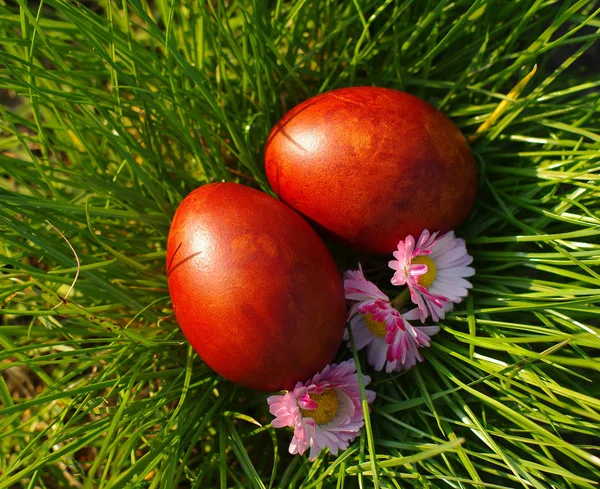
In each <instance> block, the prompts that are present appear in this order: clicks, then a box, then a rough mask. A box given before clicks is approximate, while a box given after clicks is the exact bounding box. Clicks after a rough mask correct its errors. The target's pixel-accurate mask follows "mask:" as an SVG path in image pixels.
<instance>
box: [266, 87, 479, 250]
mask: <svg viewBox="0 0 600 489" xmlns="http://www.w3.org/2000/svg"><path fill="white" fill-rule="evenodd" d="M265 168H266V172H267V177H268V179H269V182H270V184H271V186H272V188H273V190H274V191H275V193H276V194H277V195H278V196H279V197H280V198H281V199H282V200H283V201H284V202H286V203H287V204H288V205H290V206H291V207H293V208H294V209H295V210H297V211H298V212H300V213H301V214H303V215H304V216H305V217H307V218H308V219H309V220H310V221H311V222H313V223H315V224H316V225H317V228H319V229H322V230H325V231H326V232H327V233H328V234H330V235H333V236H335V237H337V238H338V239H340V240H342V241H343V242H345V243H346V244H348V245H351V246H352V247H354V248H358V249H362V250H366V251H371V252H380V253H390V252H392V251H394V250H395V249H396V246H397V244H398V241H399V240H401V239H404V238H405V237H406V236H407V235H409V234H411V235H413V236H415V237H417V236H419V235H420V233H421V231H422V230H423V229H429V230H430V231H442V232H445V231H449V230H451V229H455V228H456V227H458V226H459V225H460V224H461V223H462V222H463V221H464V220H465V218H466V217H467V215H468V214H469V211H470V210H471V208H472V206H473V204H474V202H475V196H476V191H477V170H476V165H475V159H474V157H473V154H472V153H471V149H470V147H469V144H468V143H467V141H466V140H465V138H464V136H463V135H462V133H461V132H460V130H459V129H458V128H457V127H456V125H455V124H454V123H453V122H452V121H451V120H450V119H449V118H448V117H446V116H445V115H444V114H443V113H442V112H440V111H439V110H437V109H436V108H435V107H433V106H432V105H430V104H428V103H427V102H425V101H423V100H421V99H419V98H417V97H414V96H412V95H409V94H407V93H404V92H400V91H398V90H391V89H387V88H377V87H352V88H342V89H339V90H333V91H330V92H326V93H324V94H321V95H318V96H316V97H313V98H310V99H308V100H306V101H305V102H303V103H301V104H299V105H298V106H296V107H294V108H293V109H292V110H290V111H289V112H288V113H287V114H286V115H285V116H284V117H283V118H282V119H281V121H279V123H278V124H276V126H275V127H274V128H273V130H272V131H271V134H270V136H269V139H268V141H267V144H266V148H265Z"/></svg>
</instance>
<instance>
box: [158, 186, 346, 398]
mask: <svg viewBox="0 0 600 489" xmlns="http://www.w3.org/2000/svg"><path fill="white" fill-rule="evenodd" d="M167 275H168V282H169V291H170V293H171V299H172V301H173V309H174V310H175V315H176V317H177V321H178V322H179V325H180V326H181V329H182V330H183V333H184V335H185V336H186V338H187V339H188V341H189V342H190V343H191V344H192V346H193V347H194V349H195V350H196V351H197V352H198V354H199V355H200V357H201V358H202V359H203V360H204V361H205V362H206V363H207V364H208V365H209V366H210V367H212V368H213V369H214V370H215V371H216V372H218V373H219V374H221V375H222V376H223V377H225V378H227V379H229V380H231V381H233V382H237V383H239V384H242V385H244V386H246V387H250V388H253V389H258V390H263V391H276V390H279V389H282V388H283V389H289V388H292V387H293V386H294V384H295V383H296V382H297V381H305V380H307V379H308V378H310V377H311V376H312V375H314V374H315V373H317V372H318V371H319V370H321V369H322V368H323V367H324V366H325V365H327V364H328V363H330V362H331V361H332V360H333V357H334V355H335V353H336V350H337V349H338V347H339V346H340V343H341V341H342V334H343V332H344V325H345V314H346V306H345V302H344V292H343V285H342V281H341V277H340V274H339V272H338V270H337V268H336V265H335V263H334V261H333V258H332V257H331V254H330V253H329V251H328V250H327V248H326V246H325V244H324V243H323V241H322V240H321V238H319V236H318V235H317V233H316V232H315V231H314V230H313V229H312V228H311V227H310V225H309V224H308V223H307V222H306V221H305V220H304V219H302V218H301V217H300V216H299V215H298V214H297V213H296V212H294V211H293V210H292V209H290V208H289V207H288V206H287V205H285V204H283V203H281V202H280V201H278V200H276V199H274V198H272V197H270V196H268V195H266V194H264V193H262V192H259V191H257V190H253V189H251V188H248V187H245V186H243V185H238V184H234V183H213V184H210V185H205V186H203V187H200V188H198V189H196V190H194V191H193V192H192V193H190V194H189V195H188V196H187V197H186V198H185V199H184V200H183V202H182V203H181V204H180V206H179V208H178V209H177V212H176V213H175V217H174V218H173V223H172V224H171V230H170V232H169V240H168V244H167Z"/></svg>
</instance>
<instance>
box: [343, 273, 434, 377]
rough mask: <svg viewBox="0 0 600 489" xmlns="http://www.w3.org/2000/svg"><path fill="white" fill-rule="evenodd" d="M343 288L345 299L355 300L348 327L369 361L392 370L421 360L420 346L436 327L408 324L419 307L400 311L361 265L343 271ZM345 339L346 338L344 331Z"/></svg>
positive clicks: (405, 367)
mask: <svg viewBox="0 0 600 489" xmlns="http://www.w3.org/2000/svg"><path fill="white" fill-rule="evenodd" d="M344 290H345V293H346V299H348V300H351V301H356V302H355V304H354V305H353V306H352V308H351V309H350V313H349V318H350V327H351V328H352V334H353V336H354V342H355V344H356V348H357V349H358V350H361V349H363V348H367V362H368V363H369V365H371V366H372V367H373V368H375V370H378V371H380V370H382V369H383V367H384V366H385V371H386V372H394V371H398V370H403V369H409V368H411V367H413V366H414V365H415V363H416V362H417V361H419V362H422V361H423V357H421V354H420V353H419V348H421V347H424V346H429V341H430V336H432V335H434V334H436V333H437V332H438V331H439V330H440V328H439V327H437V326H413V325H411V324H410V323H409V322H408V320H413V319H417V318H418V317H419V312H418V309H416V308H415V309H413V310H412V311H409V312H407V313H406V314H400V312H398V311H397V310H396V309H395V308H394V307H393V306H392V303H391V301H390V299H389V297H388V296H387V295H385V294H384V293H383V292H382V291H381V290H380V289H379V288H378V287H377V286H376V285H375V284H374V283H373V282H370V281H369V280H367V279H366V278H365V276H364V273H363V271H362V267H361V266H360V265H359V269H358V270H348V271H347V272H346V273H345V274H344ZM344 339H346V340H348V339H349V337H348V333H347V332H346V333H345V335H344Z"/></svg>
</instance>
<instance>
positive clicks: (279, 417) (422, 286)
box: [267, 230, 475, 461]
mask: <svg viewBox="0 0 600 489" xmlns="http://www.w3.org/2000/svg"><path fill="white" fill-rule="evenodd" d="M393 256H394V258H395V259H394V260H391V261H390V262H389V263H388V266H389V267H390V268H391V269H392V270H394V275H393V277H392V279H391V283H392V285H394V286H398V287H404V289H403V291H402V292H401V293H400V294H399V295H398V296H397V297H396V298H395V299H393V300H391V299H390V298H389V297H388V296H387V295H386V294H384V293H383V292H382V291H381V289H379V287H377V286H376V285H375V284H374V283H373V282H371V281H369V280H367V278H366V277H365V275H364V273H363V270H362V267H361V266H360V265H359V267H358V270H348V271H347V272H346V273H345V274H344V290H345V294H346V299H347V300H348V302H349V304H350V305H351V307H350V311H349V313H348V320H349V329H350V330H351V331H352V336H353V338H354V342H355V346H356V348H357V349H358V350H361V349H363V348H366V349H367V362H368V364H369V365H371V366H372V367H373V368H374V369H375V370H377V371H381V370H383V369H384V368H385V371H386V372H397V371H400V370H406V369H410V368H412V367H414V366H415V364H416V363H417V362H422V361H423V357H422V356H421V353H420V352H419V350H420V349H421V348H423V347H427V346H429V342H430V341H431V336H432V335H434V334H436V333H437V332H438V331H439V327H438V326H435V325H429V326H426V325H423V323H425V322H426V321H427V320H428V318H431V320H432V321H433V322H437V321H439V320H440V319H444V317H445V315H446V313H447V312H449V311H450V310H452V308H453V307H454V304H457V303H459V302H461V301H462V300H463V299H464V298H465V297H466V296H467V294H468V289H469V288H470V287H471V283H470V282H469V281H468V280H466V277H470V276H472V275H473V274H474V273H475V270H474V269H473V268H472V267H470V266H469V265H470V264H471V262H472V261H473V258H472V257H471V256H470V255H469V254H468V253H467V248H466V246H465V242H464V240H462V239H460V238H457V237H456V236H455V235H454V232H452V231H451V232H449V233H446V234H443V235H439V233H433V234H431V233H429V231H427V230H425V231H423V233H421V236H420V237H419V239H418V240H417V241H416V242H415V239H414V238H413V237H412V236H408V237H407V238H406V239H405V240H403V241H400V242H399V243H398V249H397V250H396V251H395V252H394V253H393ZM409 296H410V300H411V301H412V303H413V304H414V305H415V306H416V307H413V308H408V307H406V306H405V302H406V301H407V300H408V297H409ZM416 321H420V322H421V325H415V324H414V322H416ZM345 339H346V340H348V346H350V341H349V340H350V338H349V334H348V332H346V337H345ZM370 380H371V379H370V378H369V377H368V376H364V377H363V384H364V385H367V384H368V383H369V382H370ZM366 397H367V401H368V402H369V404H370V403H371V402H373V400H374V399H375V393H374V392H373V391H371V390H366ZM267 402H268V403H269V411H270V412H271V414H273V415H274V416H275V419H274V420H273V423H272V426H273V427H274V428H283V427H290V428H293V429H294V436H293V437H292V441H291V443H290V447H289V451H290V453H291V454H296V453H298V454H300V455H302V454H303V453H304V452H305V451H306V450H310V453H309V459H310V460H311V461H312V460H314V459H315V458H316V457H317V456H318V455H319V453H320V452H321V450H323V449H325V448H329V451H330V452H331V453H332V454H333V455H337V453H338V451H339V450H345V449H346V448H348V446H349V444H350V442H351V441H352V440H353V439H354V438H356V436H358V434H359V433H360V429H361V428H362V426H363V424H364V415H363V410H362V407H361V402H362V400H361V393H360V385H359V380H358V375H357V373H356V365H355V363H354V360H347V361H345V362H342V363H339V364H335V363H334V364H331V365H328V366H327V367H325V368H324V369H323V370H322V371H321V372H320V373H318V374H316V375H315V376H314V377H313V378H312V379H310V380H309V381H308V382H305V383H302V382H298V383H297V384H296V387H295V388H294V390H292V391H289V392H286V393H285V394H283V395H275V396H270V397H269V398H268V399H267Z"/></svg>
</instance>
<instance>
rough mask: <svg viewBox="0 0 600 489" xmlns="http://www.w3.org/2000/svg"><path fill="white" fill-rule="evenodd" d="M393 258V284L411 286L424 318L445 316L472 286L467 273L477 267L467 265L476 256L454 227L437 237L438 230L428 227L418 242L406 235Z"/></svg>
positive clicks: (470, 273)
mask: <svg viewBox="0 0 600 489" xmlns="http://www.w3.org/2000/svg"><path fill="white" fill-rule="evenodd" d="M394 258H396V259H395V260H392V261H390V262H389V263H388V265H389V267H390V268H391V269H392V270H395V273H394V277H393V278H392V284H393V285H407V286H408V288H409V290H410V298H411V300H412V301H413V302H414V303H415V304H416V305H417V307H418V308H419V311H420V319H421V321H425V319H426V318H427V317H428V316H431V318H432V319H433V320H434V321H439V320H440V319H444V317H445V315H446V312H448V311H450V310H452V308H453V307H454V304H456V303H459V302H461V301H462V300H463V299H464V298H465V297H466V296H467V294H468V289H470V288H471V287H472V285H471V283H470V282H469V281H468V280H465V277H471V276H472V275H474V274H475V269H473V268H472V267H470V266H468V265H470V264H471V263H472V262H473V257H472V256H470V255H469V254H468V253H467V248H466V245H465V241H464V240H463V239H460V238H457V237H455V236H454V231H450V232H449V233H446V234H443V235H441V236H439V237H438V233H433V234H430V233H429V231H427V230H425V231H423V232H422V233H421V236H420V237H419V239H418V241H417V242H416V243H415V240H414V238H413V237H412V236H407V237H406V239H405V240H404V241H400V242H399V243H398V250H397V251H394Z"/></svg>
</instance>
